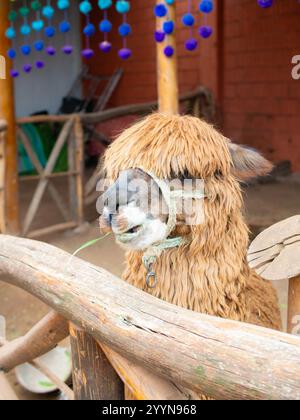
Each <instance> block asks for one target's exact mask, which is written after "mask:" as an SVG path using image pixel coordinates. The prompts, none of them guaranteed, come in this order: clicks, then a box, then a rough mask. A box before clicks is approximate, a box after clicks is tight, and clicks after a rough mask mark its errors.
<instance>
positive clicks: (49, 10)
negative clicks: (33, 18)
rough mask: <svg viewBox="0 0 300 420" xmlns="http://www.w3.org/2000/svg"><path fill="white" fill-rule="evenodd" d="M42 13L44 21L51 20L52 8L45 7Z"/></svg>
mask: <svg viewBox="0 0 300 420" xmlns="http://www.w3.org/2000/svg"><path fill="white" fill-rule="evenodd" d="M42 13H43V16H44V17H45V18H46V19H52V18H53V16H54V9H53V7H52V6H45V7H44V8H43V11H42Z"/></svg>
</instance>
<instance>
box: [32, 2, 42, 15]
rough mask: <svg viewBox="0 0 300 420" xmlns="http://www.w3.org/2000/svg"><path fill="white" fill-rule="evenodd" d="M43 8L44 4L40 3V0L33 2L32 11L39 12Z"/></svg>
mask: <svg viewBox="0 0 300 420" xmlns="http://www.w3.org/2000/svg"><path fill="white" fill-rule="evenodd" d="M42 7H43V6H42V4H41V2H39V0H33V1H32V2H31V8H32V10H34V11H35V12H36V11H38V10H41V8H42Z"/></svg>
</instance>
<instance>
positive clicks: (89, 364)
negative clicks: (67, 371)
mask: <svg viewBox="0 0 300 420" xmlns="http://www.w3.org/2000/svg"><path fill="white" fill-rule="evenodd" d="M70 339H71V349H72V361H73V389H74V393H75V399H76V400H80V401H82V400H84V401H85V400H96V401H102V400H109V401H111V400H122V399H124V385H123V383H122V381H121V379H120V378H119V377H118V375H117V373H116V372H115V370H114V369H113V367H112V366H111V364H110V363H109V361H108V359H107V357H106V356H105V354H104V352H103V351H102V350H101V348H100V346H99V344H98V343H97V342H96V341H95V339H94V338H93V337H92V336H90V335H89V334H87V333H86V332H85V331H83V330H82V329H78V328H77V327H75V326H74V325H72V324H70Z"/></svg>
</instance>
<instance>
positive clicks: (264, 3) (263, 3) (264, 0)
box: [257, 0, 273, 9]
mask: <svg viewBox="0 0 300 420" xmlns="http://www.w3.org/2000/svg"><path fill="white" fill-rule="evenodd" d="M257 3H258V5H259V6H260V7H262V8H263V9H267V8H268V7H271V6H272V5H273V0H258V1H257Z"/></svg>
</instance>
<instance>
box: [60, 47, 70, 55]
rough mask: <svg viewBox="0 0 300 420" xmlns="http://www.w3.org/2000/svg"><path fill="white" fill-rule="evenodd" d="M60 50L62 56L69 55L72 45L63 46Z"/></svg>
mask: <svg viewBox="0 0 300 420" xmlns="http://www.w3.org/2000/svg"><path fill="white" fill-rule="evenodd" d="M61 50H62V52H63V53H64V54H66V55H70V54H72V52H73V47H72V45H64V46H63V47H62V49H61Z"/></svg>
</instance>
